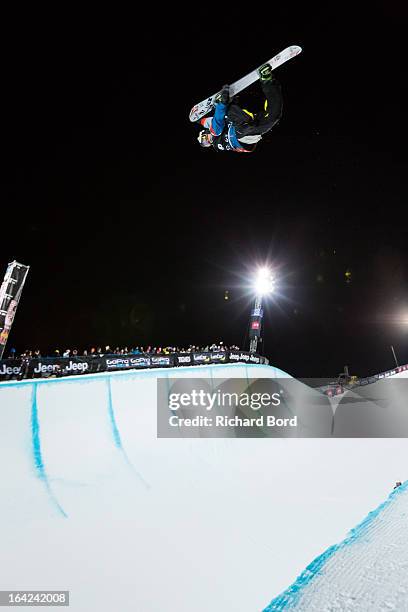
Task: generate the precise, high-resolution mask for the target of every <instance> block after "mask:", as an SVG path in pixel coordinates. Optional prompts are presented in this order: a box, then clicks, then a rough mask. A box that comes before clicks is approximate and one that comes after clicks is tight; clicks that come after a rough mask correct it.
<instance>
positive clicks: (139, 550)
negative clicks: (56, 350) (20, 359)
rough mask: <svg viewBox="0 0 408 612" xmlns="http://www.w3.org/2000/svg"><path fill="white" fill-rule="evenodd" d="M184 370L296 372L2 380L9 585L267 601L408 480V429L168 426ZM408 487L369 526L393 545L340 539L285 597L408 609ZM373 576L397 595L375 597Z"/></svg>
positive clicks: (104, 601)
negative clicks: (220, 433)
mask: <svg viewBox="0 0 408 612" xmlns="http://www.w3.org/2000/svg"><path fill="white" fill-rule="evenodd" d="M171 375H173V376H176V377H181V376H186V377H198V376H200V377H204V376H208V377H212V378H214V382H215V384H216V383H217V382H218V380H223V379H226V378H237V377H242V378H244V377H248V378H258V377H259V378H260V377H277V376H279V377H282V376H287V375H285V374H284V373H283V372H281V371H280V370H278V369H277V368H273V367H268V366H254V365H248V366H245V365H242V364H234V365H216V366H199V367H198V368H178V369H177V370H176V371H171V370H162V371H160V370H153V371H140V372H123V373H115V374H98V375H87V376H83V377H72V378H70V379H59V380H56V379H53V380H46V381H35V382H34V381H24V382H19V383H2V384H0V497H1V505H0V542H1V545H0V568H1V571H0V590H21V589H26V590H29V589H33V590H40V589H44V590H45V589H48V590H57V589H65V590H70V592H71V600H70V609H71V610H73V611H74V612H85V611H86V612H89V611H93V610H95V611H97V612H105V611H106V612H108V611H109V612H113V611H118V612H130V611H132V612H158V611H161V610H166V611H169V612H173V611H174V612H187V611H188V612H191V610H194V611H195V612H204V611H205V612H208V611H209V610H211V612H221V611H222V612H226V611H231V612H248V611H260V610H263V609H265V608H267V606H268V604H269V602H270V601H271V600H272V599H273V598H274V597H275V596H276V595H277V594H278V593H281V592H283V591H284V590H285V589H286V588H287V587H288V585H289V584H291V583H293V582H294V581H295V580H296V577H297V576H299V575H300V574H301V572H302V570H303V569H304V568H305V567H306V566H308V564H310V562H311V561H312V560H313V559H314V558H316V557H318V555H320V554H321V553H322V552H323V551H325V550H326V549H327V548H328V547H330V546H331V545H333V544H334V543H335V542H341V541H342V540H343V539H344V537H345V536H346V534H347V532H348V530H349V529H350V526H352V525H356V524H358V523H359V522H360V521H361V520H362V519H363V518H364V517H365V516H366V515H367V512H368V511H369V510H370V509H371V508H375V507H376V506H378V505H379V504H380V503H381V502H383V500H384V499H385V498H386V497H387V495H388V493H389V491H390V489H391V488H392V486H393V484H394V483H395V481H396V480H403V478H404V475H405V466H406V455H407V450H408V444H407V441H406V440H404V439H395V440H394V439H365V440H360V439H277V438H274V439H197V438H196V439H157V437H156V379H157V378H158V377H166V376H171ZM402 493H403V489H401V493H398V496H397V495H395V496H394V497H393V498H392V499H393V500H394V499H395V500H397V497H398V500H401V502H398V504H397V503H395V502H394V501H393V502H392V504H391V503H390V504H389V506H387V508H388V509H387V510H384V512H381V513H379V514H378V519H376V521H379V523H378V526H377V527H375V526H374V528H373V529H371V530H368V531H367V533H366V534H365V535H364V538H365V539H370V538H372V539H373V541H374V539H376V538H377V535H378V537H379V538H382V539H381V540H380V541H381V542H382V544H381V546H382V547H383V548H384V554H382V553H381V555H380V559H377V560H375V559H374V557H373V556H371V557H370V556H369V555H368V553H365V552H364V551H363V550H362V548H363V547H362V545H361V544H360V543H356V544H353V545H347V546H346V545H344V546H339V549H338V550H336V554H333V555H332V556H331V557H330V558H329V559H328V560H327V561H326V563H325V564H324V567H322V568H321V569H322V572H321V573H319V574H318V575H316V576H315V577H313V579H312V580H310V581H306V586H305V585H304V582H302V584H301V586H302V588H299V589H297V590H298V593H299V592H301V593H302V598H304V601H305V602H307V604H306V607H304V604H302V603H301V602H302V600H301V598H300V596H298V597H297V598H296V601H295V600H294V601H293V602H290V603H288V604H287V605H286V603H285V604H284V606H283V607H281V608H277V607H276V606H275V608H270V609H271V610H272V609H273V610H278V609H282V610H284V609H289V607H288V606H293V605H295V606H298V607H296V608H293V609H297V610H308V609H310V610H319V611H320V610H322V611H323V610H354V609H355V610H363V609H364V610H365V609H367V610H377V609H378V610H383V609H384V610H386V609H398V610H404V609H406V610H408V603H407V601H408V600H407V599H406V594H405V591H404V592H403V591H402V590H401V588H404V589H405V588H408V585H407V578H406V577H405V576H406V575H408V572H406V571H405V570H406V567H407V557H406V556H405V557H403V554H402V552H401V549H403V548H404V547H405V549H407V547H406V542H405V541H403V539H400V540H398V538H397V536H398V532H401V530H403V529H402V528H403V524H402V523H403V520H404V519H403V517H402V511H403V506H402V505H401V504H402V503H405V504H406V501H405V502H403V500H406V498H407V496H406V495H402ZM398 508H400V511H398ZM393 509H394V510H393ZM398 512H400V514H398ZM386 513H388V514H386ZM393 513H394V514H393ZM381 516H387V517H390V518H389V519H387V524H388V527H386V526H385V525H384V526H383V528H381V525H382V519H381ZM375 524H377V523H375ZM373 525H374V523H373ZM394 525H395V528H394ZM400 535H401V534H400ZM387 538H389V540H387ZM401 538H402V536H401ZM373 547H374V545H373ZM387 547H388V548H387ZM368 548H369V547H367V550H368ZM381 550H382V549H381ZM393 550H394V551H396V555H397V556H396V557H395V558H394V560H393V561H392V563H391V558H392V551H393ZM348 551H356V552H352V553H350V552H348ZM359 551H361V552H360V553H359V554H360V556H358V555H357V552H359ZM386 551H388V553H387V554H386ZM398 555H400V556H398ZM387 558H388V559H389V560H390V564H388V565H387V563H386V560H387ZM381 559H384V564H385V565H384V566H382V565H381V564H380V565H381V568H380V569H381V571H382V572H383V573H382V574H381V576H380V578H379V580H378V581H376V580H375V579H373V576H372V575H371V574H369V573H367V572H368V570H366V568H367V567H368V568H370V567H374V569H376V568H377V567H378V565H376V563H379V562H380V561H381ZM401 559H402V561H401V563H400V560H401ZM404 559H405V561H404ZM349 560H350V561H352V564H351V565H349ZM356 562H357V563H359V564H361V567H358V568H355V567H354V563H356ZM370 563H371V565H369V564H370ZM399 563H400V565H401V568H399V566H398V564H399ZM404 563H405V565H404ZM336 564H337V565H336ZM367 564H368V565H367ZM397 566H398V571H397V569H396V568H397ZM339 567H341V568H343V569H342V570H341V571H339V569H338V568H339ZM336 568H337V569H336ZM391 569H392V570H393V571H394V572H395V574H396V580H397V579H398V580H399V585H398V587H396V586H395V584H394V580H393V581H391V578H390V579H389V580H388V578H389V574H390V572H391ZM336 580H338V582H336ZM364 584H365V585H366V586H365V587H364V588H360V587H359V586H358V585H364ZM319 585H320V586H319ZM331 585H333V587H332V586H331ZM337 585H338V586H337ZM369 585H371V587H370V593H371V592H372V594H373V598H374V599H373V601H374V600H375V601H374V606H375V605H377V606H379V605H383V607H377V608H375V607H369V608H364V607H361V605H363V604H362V603H361V602H362V598H363V597H364V596H365V593H367V592H368V589H369ZM374 587H378V588H374ZM332 588H333V589H334V591H335V592H337V593H338V597H337V599H336V600H333V599H332V600H329V599H328V597H329V594H330V592H331V590H332ZM353 589H354V590H353ZM364 589H365V590H364ZM387 589H388V590H387ZM392 589H394V590H395V591H396V593H395V597H392V593H390V594H389V593H388V591H390V590H391V591H392ZM398 589H400V591H398ZM386 590H387V599H386V600H385V599H384V598H383V599H381V597H383V596H384V593H385V591H386ZM397 591H398V593H399V595H398V597H399V599H398V598H397ZM320 593H321V594H322V595H321V599H320V600H319V599H316V598H317V597H318V596H319V597H320ZM325 593H326V595H325ZM342 593H344V594H345V598H344V599H342V598H341V596H340V595H341V594H342ZM352 597H356V598H357V599H352ZM329 601H333V604H328V603H327V602H329ZM370 602H371V600H370ZM379 602H380V603H379ZM326 603H327V605H332V607H327V606H326ZM388 604H389V606H392V605H394V606H396V605H397V604H398V605H399V606H400V607H394V608H392V607H388V608H387V607H386V605H388ZM370 605H371V603H370ZM404 605H405V606H406V607H405V608H404V607H403V606H404ZM302 606H303V607H302ZM307 606H309V607H307ZM312 606H315V607H312ZM316 606H317V607H316ZM319 606H320V607H319ZM322 606H323V607H322ZM324 606H326V607H324ZM336 606H337V607H336ZM353 606H354V607H353ZM358 606H360V607H358ZM401 606H402V607H401ZM5 609H11V608H5Z"/></svg>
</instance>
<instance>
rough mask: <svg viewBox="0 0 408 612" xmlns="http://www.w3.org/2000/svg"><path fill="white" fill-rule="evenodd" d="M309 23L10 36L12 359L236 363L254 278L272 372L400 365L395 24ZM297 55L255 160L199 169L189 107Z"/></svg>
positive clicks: (313, 15)
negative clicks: (187, 354) (214, 357)
mask: <svg viewBox="0 0 408 612" xmlns="http://www.w3.org/2000/svg"><path fill="white" fill-rule="evenodd" d="M308 4H309V6H308V8H307V10H306V8H303V9H302V11H301V12H299V9H298V8H296V7H295V5H293V4H292V5H291V4H290V3H287V4H286V5H285V8H282V7H280V8H276V9H275V10H274V9H273V8H272V7H271V8H266V7H265V6H264V5H263V4H262V3H261V4H259V5H257V6H255V5H254V6H253V7H249V6H247V7H246V8H242V9H239V8H238V7H235V8H233V7H232V6H229V7H226V8H225V9H223V11H222V13H221V14H220V15H217V8H216V6H215V5H203V6H200V7H190V9H189V11H188V12H187V13H183V12H181V11H180V12H178V13H177V14H176V13H174V12H172V11H170V10H166V11H163V10H162V9H160V8H159V7H158V6H155V7H153V6H152V9H151V12H150V13H149V14H144V15H141V14H135V13H134V11H135V10H136V8H135V7H133V9H132V12H129V13H126V12H123V13H119V12H116V13H115V14H113V15H110V14H108V13H106V14H104V15H102V16H101V15H93V16H89V15H87V17H86V19H85V18H84V16H81V15H56V14H53V15H52V16H50V15H48V16H47V17H46V18H45V15H44V19H43V18H42V17H43V16H42V15H38V14H37V15H36V16H35V20H36V21H35V23H34V22H33V23H30V19H29V18H28V16H26V20H25V23H21V22H20V21H18V20H17V21H16V20H14V21H10V24H8V26H7V24H4V28H5V36H6V40H3V60H4V67H3V69H2V85H3V87H2V89H3V96H2V98H3V99H2V101H3V111H2V117H3V129H2V143H3V151H4V152H5V156H6V162H5V163H4V164H3V171H4V172H5V174H4V176H5V178H4V179H3V181H2V184H1V190H2V194H1V196H2V197H1V210H2V215H1V217H2V238H1V241H0V274H1V276H3V274H4V272H5V269H6V265H7V262H8V261H12V260H13V259H17V260H18V261H20V262H21V263H24V264H27V265H30V266H31V269H30V272H29V276H28V279H27V283H26V286H25V288H24V292H23V297H22V300H21V303H20V306H19V309H18V311H17V315H16V319H15V322H14V327H13V330H12V332H11V335H10V339H9V343H8V346H7V349H8V350H9V349H10V348H11V347H12V346H15V347H16V348H17V350H19V351H23V350H24V349H26V348H31V349H36V348H37V347H39V348H40V349H42V350H43V352H44V353H45V352H47V351H50V350H54V349H55V348H59V349H60V350H64V349H65V348H67V347H70V348H79V349H83V348H86V347H89V346H92V345H101V346H105V345H106V344H110V345H111V346H117V345H121V346H124V345H127V346H131V345H141V344H143V345H147V344H153V345H165V344H179V345H183V344H190V343H194V344H207V343H211V342H213V341H219V340H224V342H226V343H227V344H230V343H235V344H238V345H240V346H241V347H243V345H244V342H245V341H247V340H245V336H246V332H247V326H248V316H249V311H250V298H249V296H248V294H247V290H246V288H245V287H244V285H245V284H247V281H246V280H245V277H246V276H248V274H249V273H250V271H251V269H255V268H256V267H257V265H258V264H260V263H262V264H263V263H269V264H270V265H271V266H272V268H273V269H274V270H275V271H276V275H277V278H278V284H279V291H278V294H277V295H276V297H275V299H274V300H272V301H271V302H270V303H269V304H268V305H267V307H266V318H265V338H264V345H263V352H264V354H265V355H267V356H268V357H269V358H270V360H271V363H272V364H274V365H276V366H278V367H280V368H282V369H283V370H286V371H288V372H289V373H291V374H293V375H295V376H298V377H302V376H334V375H336V374H338V373H339V372H340V371H341V370H342V369H343V366H344V365H345V364H348V365H349V367H350V371H351V373H352V374H356V375H359V376H364V375H367V374H369V373H376V372H379V371H381V370H383V369H387V368H389V367H392V366H393V364H394V362H393V358H392V353H391V350H390V348H389V347H390V345H391V344H393V345H394V347H395V350H396V352H397V356H398V358H399V360H400V362H401V363H407V362H408V272H407V264H408V240H407V225H406V222H407V214H406V207H407V187H406V180H407V170H408V167H407V155H406V150H407V140H406V137H404V135H403V134H404V131H405V130H406V117H407V112H408V105H407V100H406V95H405V89H406V84H407V74H408V70H407V65H406V61H407V60H406V53H405V52H403V42H404V40H405V39H406V33H405V32H404V24H406V22H407V10H406V8H404V3H403V2H391V1H389V2H384V3H382V2H378V3H370V6H367V8H366V9H365V10H363V9H361V10H359V9H358V8H357V4H358V3H355V4H354V6H345V5H343V4H342V5H340V4H338V5H336V6H333V7H332V8H329V9H328V8H327V7H326V8H321V6H322V5H319V4H318V3H311V5H310V3H308ZM282 6H283V5H282ZM195 12H197V14H196V15H195V14H194V13H195ZM51 17H52V18H51ZM182 18H184V19H185V23H184V24H183V23H182V22H181V19H182ZM50 20H51V21H50ZM6 26H7V27H6ZM291 44H299V45H300V46H302V48H303V53H302V54H301V55H300V56H299V57H297V58H295V59H293V60H291V61H290V62H288V63H287V64H285V65H284V66H282V67H281V68H279V69H278V70H277V72H276V76H277V77H278V79H279V80H280V82H281V85H282V91H283V96H284V111H283V117H282V120H281V122H280V124H279V125H278V126H277V127H275V128H274V129H273V130H272V131H271V132H270V134H269V135H268V136H267V137H266V138H264V139H263V140H262V142H261V143H260V144H259V146H258V148H257V150H256V151H255V152H254V153H253V154H251V155H239V154H233V153H216V152H215V151H213V150H208V149H201V148H200V146H199V145H198V143H197V141H196V137H197V135H198V128H197V126H196V125H193V124H191V123H190V122H189V120H188V113H189V111H190V108H191V107H192V106H193V104H195V103H196V102H198V101H200V100H202V99H203V98H205V97H207V95H210V94H212V93H214V92H215V91H217V90H218V89H219V88H220V87H221V86H222V85H223V84H224V83H227V82H233V81H234V80H236V79H238V78H240V77H242V76H244V75H245V74H246V73H247V72H249V71H251V70H252V69H254V68H255V67H256V66H258V65H260V64H262V63H263V62H264V61H266V60H267V59H269V58H270V57H272V56H273V55H274V54H276V53H277V52H279V51H280V50H282V49H283V48H285V47H286V46H288V45H291ZM245 95H246V96H247V97H246V98H245V100H246V101H247V106H248V107H250V108H251V110H256V108H257V107H258V106H259V105H260V103H261V98H260V94H259V86H257V85H254V86H252V87H251V89H250V90H248V91H247V92H246V94H245ZM346 271H350V272H351V280H350V282H346V277H345V273H346ZM225 290H229V295H230V299H229V300H228V301H225V300H224V292H225ZM404 313H405V325H404ZM7 349H6V353H7V352H8V350H7Z"/></svg>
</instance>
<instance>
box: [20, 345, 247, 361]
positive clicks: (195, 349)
mask: <svg viewBox="0 0 408 612" xmlns="http://www.w3.org/2000/svg"><path fill="white" fill-rule="evenodd" d="M229 350H235V351H239V350H240V348H239V346H237V345H235V344H232V345H230V346H226V345H225V344H224V342H218V343H216V342H214V343H213V344H208V345H206V346H199V345H195V344H190V345H189V346H188V347H187V348H186V347H182V346H150V345H149V346H146V347H144V346H136V347H131V348H129V347H127V346H125V347H123V348H121V347H119V346H117V347H116V348H115V349H113V348H112V347H111V346H109V344H108V345H106V346H105V347H104V348H103V347H102V346H93V347H91V348H89V349H84V350H83V351H78V349H76V348H74V349H70V348H68V349H65V350H62V351H60V350H59V349H55V350H54V351H52V352H51V353H48V352H45V353H42V352H41V351H40V350H39V349H36V350H34V351H33V350H26V351H24V352H23V353H18V352H17V351H16V349H14V348H12V349H11V350H10V353H9V355H8V358H9V359H40V358H41V357H54V358H60V357H71V358H72V357H104V356H106V355H144V354H148V355H172V354H175V353H218V352H223V351H229Z"/></svg>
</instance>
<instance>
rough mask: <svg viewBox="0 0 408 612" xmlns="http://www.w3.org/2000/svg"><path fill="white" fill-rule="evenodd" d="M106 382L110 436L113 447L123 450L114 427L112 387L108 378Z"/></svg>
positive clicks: (115, 426) (116, 429)
mask: <svg viewBox="0 0 408 612" xmlns="http://www.w3.org/2000/svg"><path fill="white" fill-rule="evenodd" d="M106 382H107V386H108V412H109V419H110V422H111V427H112V435H113V439H114V441H115V445H116V446H117V447H118V448H120V450H123V447H122V440H121V439H120V433H119V430H118V426H117V425H116V419H115V414H114V412H113V404H112V386H111V381H110V378H108V379H107V381H106Z"/></svg>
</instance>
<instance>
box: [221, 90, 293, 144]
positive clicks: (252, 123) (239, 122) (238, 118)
mask: <svg viewBox="0 0 408 612" xmlns="http://www.w3.org/2000/svg"><path fill="white" fill-rule="evenodd" d="M261 87H262V91H263V93H264V95H265V98H266V102H267V104H266V109H264V110H263V111H261V112H259V113H256V114H255V115H254V116H253V117H251V116H250V114H248V113H247V112H245V111H244V110H242V108H241V107H240V106H238V104H236V103H234V102H231V104H230V105H229V107H228V111H227V119H228V120H229V121H231V122H232V124H233V126H234V127H235V131H236V133H237V137H238V138H239V137H240V136H250V135H255V134H266V132H269V130H270V129H272V128H273V126H274V125H275V124H276V123H277V122H278V121H279V119H280V118H281V116H282V107H283V100H282V91H281V86H280V83H279V81H278V80H277V79H275V78H273V79H272V81H269V82H266V83H263V82H262V81H261Z"/></svg>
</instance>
